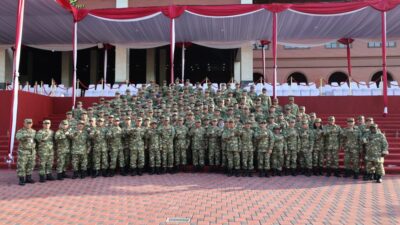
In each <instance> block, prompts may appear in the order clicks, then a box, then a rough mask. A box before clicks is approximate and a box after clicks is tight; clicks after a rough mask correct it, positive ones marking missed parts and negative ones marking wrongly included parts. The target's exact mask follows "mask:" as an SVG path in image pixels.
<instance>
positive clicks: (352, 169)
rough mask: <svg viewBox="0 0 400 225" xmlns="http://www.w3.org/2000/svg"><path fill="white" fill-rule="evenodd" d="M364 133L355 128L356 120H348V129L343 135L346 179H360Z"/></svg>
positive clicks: (345, 129) (342, 143) (344, 130)
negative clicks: (351, 177)
mask: <svg viewBox="0 0 400 225" xmlns="http://www.w3.org/2000/svg"><path fill="white" fill-rule="evenodd" d="M361 138H362V133H361V130H360V129H358V127H355V126H354V118H348V119H347V127H346V128H343V130H342V133H341V141H340V143H341V145H342V148H343V149H344V169H345V171H344V177H350V176H351V175H352V173H353V178H354V179H358V175H359V172H360V159H359V157H360V152H361V147H362V146H361V144H362V141H361Z"/></svg>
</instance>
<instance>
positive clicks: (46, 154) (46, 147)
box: [35, 129, 54, 176]
mask: <svg viewBox="0 0 400 225" xmlns="http://www.w3.org/2000/svg"><path fill="white" fill-rule="evenodd" d="M35 139H36V141H37V142H38V155H39V166H40V167H39V175H40V176H44V175H50V174H51V170H52V169H53V163H54V148H53V141H54V132H53V131H52V130H50V129H41V130H39V131H38V132H37V133H36V137H35Z"/></svg>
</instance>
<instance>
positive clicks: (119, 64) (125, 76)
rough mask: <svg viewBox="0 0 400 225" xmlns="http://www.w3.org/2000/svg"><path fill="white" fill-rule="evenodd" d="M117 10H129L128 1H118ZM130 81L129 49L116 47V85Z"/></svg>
mask: <svg viewBox="0 0 400 225" xmlns="http://www.w3.org/2000/svg"><path fill="white" fill-rule="evenodd" d="M115 6H116V8H127V7H128V6H129V1H128V0H116V1H115ZM126 80H129V48H125V47H121V46H118V45H116V46H115V83H125V81H126Z"/></svg>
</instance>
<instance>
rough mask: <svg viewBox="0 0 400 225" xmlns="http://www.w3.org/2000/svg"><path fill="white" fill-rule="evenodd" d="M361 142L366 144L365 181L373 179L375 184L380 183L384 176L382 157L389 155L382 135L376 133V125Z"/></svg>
mask: <svg viewBox="0 0 400 225" xmlns="http://www.w3.org/2000/svg"><path fill="white" fill-rule="evenodd" d="M363 142H364V143H365V144H366V154H365V162H366V169H367V177H366V179H365V180H368V179H373V178H375V180H376V182H377V183H382V176H384V175H385V168H384V167H383V163H384V157H385V156H387V155H388V154H389V150H388V148H389V147H388V143H387V140H386V137H385V135H384V134H383V133H381V132H378V125H377V124H372V125H370V133H368V135H366V137H365V138H363Z"/></svg>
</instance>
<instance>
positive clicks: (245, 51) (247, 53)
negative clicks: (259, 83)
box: [240, 45, 253, 84]
mask: <svg viewBox="0 0 400 225" xmlns="http://www.w3.org/2000/svg"><path fill="white" fill-rule="evenodd" d="M240 62H241V66H240V74H241V80H240V81H241V83H244V84H247V83H249V82H252V80H253V47H252V46H251V45H248V46H244V47H242V48H241V49H240Z"/></svg>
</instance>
